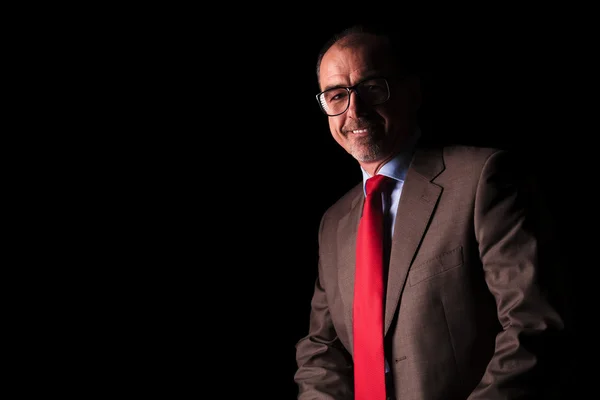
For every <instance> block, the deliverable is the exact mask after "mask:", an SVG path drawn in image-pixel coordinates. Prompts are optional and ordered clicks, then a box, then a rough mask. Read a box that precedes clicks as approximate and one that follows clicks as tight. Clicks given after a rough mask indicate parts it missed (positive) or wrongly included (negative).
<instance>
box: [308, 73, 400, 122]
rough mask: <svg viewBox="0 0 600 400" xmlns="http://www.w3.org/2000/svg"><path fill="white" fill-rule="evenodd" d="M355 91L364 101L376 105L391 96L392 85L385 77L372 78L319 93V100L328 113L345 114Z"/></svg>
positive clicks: (323, 109)
mask: <svg viewBox="0 0 600 400" xmlns="http://www.w3.org/2000/svg"><path fill="white" fill-rule="evenodd" d="M352 91H354V92H355V93H356V95H357V96H358V97H360V99H361V100H362V101H363V103H365V104H367V105H369V106H376V105H378V104H382V103H385V102H386V101H388V99H389V98H390V87H389V85H388V82H387V80H386V79H385V78H371V79H366V80H364V81H362V82H359V83H357V84H356V85H354V86H349V87H335V88H331V89H327V90H325V91H324V92H321V93H319V94H317V102H318V103H319V106H320V108H321V111H323V112H324V113H325V114H326V115H328V116H330V117H334V116H336V115H340V114H343V113H344V112H346V110H347V109H348V107H349V106H350V93H351V92H352Z"/></svg>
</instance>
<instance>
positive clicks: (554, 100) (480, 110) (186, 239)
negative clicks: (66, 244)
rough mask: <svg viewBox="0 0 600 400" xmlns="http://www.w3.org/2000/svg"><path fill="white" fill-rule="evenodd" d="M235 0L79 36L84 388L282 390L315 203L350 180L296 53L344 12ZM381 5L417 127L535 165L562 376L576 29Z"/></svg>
mask: <svg viewBox="0 0 600 400" xmlns="http://www.w3.org/2000/svg"><path fill="white" fill-rule="evenodd" d="M374 8H375V7H374ZM236 10H237V11H236V12H235V13H234V12H233V11H232V12H231V13H225V14H222V13H218V14H216V15H215V14H213V13H209V12H207V11H205V12H204V13H202V14H201V15H202V17H197V18H195V17H194V16H197V15H198V14H192V15H190V14H187V13H186V11H185V10H169V12H165V13H163V11H164V10H161V9H158V8H156V9H152V10H148V9H145V10H144V11H140V10H135V11H131V12H128V13H127V14H126V15H124V16H122V17H121V18H118V17H115V18H114V19H111V21H113V23H112V24H110V25H106V24H105V25H103V29H102V30H101V31H99V32H95V34H94V35H92V38H91V39H90V41H89V42H88V43H87V45H88V46H91V48H92V49H93V51H92V52H95V51H96V50H97V52H95V54H96V56H95V57H94V68H95V69H96V70H97V71H100V73H98V74H97V75H96V79H95V82H94V87H97V88H98V93H101V94H102V96H101V97H99V99H100V102H99V103H100V106H99V107H98V110H97V111H98V113H97V116H96V118H97V119H96V120H94V127H95V128H97V129H96V130H95V132H96V133H95V134H97V136H94V138H95V140H96V142H95V144H96V149H101V153H102V157H101V161H102V163H101V164H100V165H96V166H95V167H96V168H97V172H98V174H97V175H94V176H97V177H98V178H97V180H96V181H95V184H97V186H98V189H97V197H96V198H95V200H96V201H97V202H98V204H100V206H99V207H97V208H95V210H96V211H95V213H94V216H93V218H94V224H95V225H94V230H95V233H96V235H97V236H98V240H97V242H96V244H95V249H96V250H95V251H97V253H95V254H96V255H97V257H98V258H99V259H101V260H102V263H101V264H100V266H98V269H94V271H95V273H96V276H95V279H96V282H102V284H101V285H100V286H102V289H101V290H100V293H102V296H99V297H97V298H96V299H95V303H94V308H93V309H94V310H96V311H95V312H94V316H95V317H97V319H98V322H97V323H96V325H97V330H94V332H93V333H94V334H95V335H98V337H99V338H100V340H97V341H94V343H96V344H95V345H94V346H93V350H92V351H93V353H94V356H93V357H92V359H93V360H94V361H97V365H98V366H100V365H101V366H102V367H100V371H101V373H100V374H99V376H100V377H101V379H100V382H101V384H98V389H97V390H106V391H107V392H111V391H112V390H113V388H114V387H116V385H115V384H119V385H122V384H126V385H127V392H131V393H139V392H140V391H143V392H148V393H155V394H156V393H160V394H164V395H166V396H177V395H181V394H185V393H192V394H194V395H196V394H197V393H200V394H201V395H204V394H205V393H208V392H213V390H214V391H217V392H222V393H223V392H224V393H223V394H222V395H219V396H214V397H219V398H234V393H235V394H238V393H239V395H240V396H241V397H246V396H248V397H250V396H251V397H253V398H254V397H257V398H273V399H292V398H294V397H295V394H296V387H295V384H294V382H293V374H294V372H295V369H296V364H295V347H294V346H295V344H296V342H297V341H298V340H299V339H300V338H301V337H302V336H303V335H305V334H306V332H307V329H308V317H309V308H310V298H311V294H312V285H313V283H314V279H315V277H316V268H317V265H316V262H317V242H316V241H317V228H318V223H319V220H320V217H321V214H322V213H323V212H324V211H325V209H326V208H327V207H329V206H330V205H331V204H332V203H333V202H334V201H335V200H336V199H337V198H338V197H340V196H341V195H342V194H343V193H344V192H345V191H346V190H348V189H349V188H350V187H352V186H353V185H354V184H355V183H357V182H359V180H360V172H359V168H358V165H357V164H356V163H355V161H354V160H353V159H352V158H351V157H350V156H349V155H348V154H346V153H345V152H344V151H343V150H342V149H341V148H340V147H339V146H338V145H337V144H336V143H335V141H334V140H333V138H332V137H331V135H330V133H329V130H328V125H327V119H326V117H325V116H324V115H322V114H321V113H320V111H319V109H318V105H317V102H316V100H315V94H316V93H317V91H318V87H317V83H316V74H315V63H316V56H317V52H318V51H319V49H320V47H321V45H322V44H323V42H324V41H325V40H326V39H327V38H328V37H329V35H330V34H332V33H334V32H336V31H338V30H339V29H340V28H342V27H345V26H347V25H348V24H349V23H351V22H356V21H361V19H360V18H356V17H354V18H347V17H343V16H341V15H337V14H335V13H334V14H332V15H322V14H321V15H320V14H319V12H312V11H311V12H306V13H305V14H304V13H296V11H295V10H294V9H290V10H285V11H284V10H281V11H280V12H279V14H278V13H276V14H275V16H274V17H273V16H267V14H266V13H264V12H263V10H260V9H253V10H239V9H236ZM250 11H252V12H255V13H258V14H256V15H255V16H254V17H249V16H245V13H246V12H250ZM269 12H271V13H272V12H273V10H271V11H269ZM358 14H360V13H358ZM375 14H377V13H375ZM396 15H398V19H399V21H400V22H399V25H401V29H402V30H403V31H405V33H406V35H407V37H409V38H411V41H410V42H411V43H412V46H411V48H410V50H411V53H412V54H413V56H414V58H413V59H414V60H415V68H416V69H417V72H418V74H419V75H420V76H421V79H422V85H423V91H424V104H423V109H422V111H421V114H420V119H421V121H420V122H421V126H422V129H423V131H424V132H425V133H426V134H429V135H433V136H435V137H436V138H439V139H442V140H446V141H449V142H455V143H467V144H476V145H494V146H502V147H507V148H511V149H513V150H515V151H517V152H520V153H521V154H523V155H524V157H525V159H526V160H527V161H528V163H529V166H530V167H532V168H533V170H534V171H535V172H536V174H537V175H536V176H537V183H538V184H539V186H540V191H541V192H540V193H541V194H542V195H543V198H544V199H545V202H546V204H547V205H548V207H549V209H550V211H551V214H552V219H553V224H554V225H555V227H556V233H557V239H556V240H557V242H556V243H558V244H557V246H558V247H560V249H561V251H560V254H561V255H560V259H561V260H562V261H563V262H564V272H565V276H564V278H563V280H562V281H561V283H564V287H565V291H566V292H567V293H568V296H567V297H568V302H569V311H568V313H569V321H568V322H569V324H568V334H569V336H568V346H569V349H568V355H567V356H564V355H561V357H564V365H567V366H569V369H570V374H569V376H567V378H566V383H565V385H573V382H575V377H579V374H580V373H581V374H583V371H584V369H583V367H580V366H579V364H575V363H573V364H571V362H572V361H573V360H574V359H575V358H574V357H575V356H576V355H578V354H579V353H580V352H581V350H582V349H583V348H584V347H583V343H584V341H583V340H579V339H580V338H583V332H584V329H582V328H581V322H580V321H584V320H585V318H583V317H581V316H583V315H585V314H584V312H589V310H591V309H592V304H595V303H591V302H590V301H589V300H587V298H586V297H585V296H586V295H585V291H584V290H581V291H577V292H576V291H575V290H573V289H572V287H571V285H572V282H573V281H574V280H575V278H576V277H580V276H582V275H583V274H587V273H589V270H590V269H593V268H594V267H593V266H592V265H591V264H590V262H589V261H587V259H586V256H587V254H588V253H587V252H588V251H589V249H590V247H589V246H588V245H586V244H584V236H583V235H584V233H583V230H582V228H581V222H580V221H582V219H586V218H588V217H590V216H589V215H588V211H587V210H589V209H590V207H589V206H590V205H591V201H592V200H591V198H592V197H591V195H590V194H589V193H590V190H591V188H590V184H589V183H586V182H585V180H584V179H585V178H584V175H583V174H584V173H585V171H586V168H585V167H584V166H582V160H584V158H583V157H580V154H582V146H583V147H585V145H586V143H587V142H585V140H587V137H586V136H585V135H586V134H587V133H586V132H587V128H585V127H582V126H581V123H582V121H583V118H582V116H583V115H585V105H584V104H582V102H581V101H580V99H581V93H580V92H581V88H582V87H585V84H586V82H587V81H586V79H587V78H586V77H585V76H584V75H582V72H581V68H582V65H583V64H584V62H583V61H582V60H581V57H580V49H581V48H582V47H585V44H584V43H583V42H582V40H581V37H580V36H579V33H578V31H574V30H572V29H571V27H572V26H573V25H572V24H570V25H568V26H567V25H566V24H565V23H564V22H565V20H566V19H567V17H563V19H561V17H560V15H558V16H556V17H554V18H553V19H548V18H541V17H535V15H536V14H531V16H527V17H523V16H522V15H521V14H520V13H514V14H511V13H509V15H508V17H509V18H508V19H506V17H500V16H499V15H497V16H496V17H497V19H496V20H494V19H493V18H491V17H490V15H491V14H489V13H482V14H480V17H479V18H476V19H472V18H466V17H465V18H452V19H448V18H438V17H437V16H436V15H434V13H433V11H429V12H426V13H425V12H422V11H421V12H418V13H415V14H410V13H408V12H407V13H404V14H403V13H400V14H396ZM457 15H459V16H460V15H462V14H461V13H460V12H458V13H457ZM553 15H554V14H553ZM377 16H378V17H380V16H381V15H380V14H377ZM484 16H485V18H484ZM490 18H491V19H490ZM213 19H214V21H213V23H214V24H213V25H208V24H207V22H208V21H211V20H213ZM115 20H116V22H114V21H115ZM386 22H388V21H386ZM563 250H564V251H563ZM584 299H585V300H584ZM576 310H577V311H578V312H581V316H580V315H579V314H577V313H576V312H575V311H576ZM576 316H577V317H580V318H576ZM578 335H579V336H578ZM557 356H558V355H557ZM582 379H583V378H582ZM577 383H578V385H577V386H576V387H577V388H581V387H582V386H583V387H586V385H587V383H584V384H583V385H581V384H580V383H581V380H577ZM114 390H116V389H114ZM238 397H239V396H238Z"/></svg>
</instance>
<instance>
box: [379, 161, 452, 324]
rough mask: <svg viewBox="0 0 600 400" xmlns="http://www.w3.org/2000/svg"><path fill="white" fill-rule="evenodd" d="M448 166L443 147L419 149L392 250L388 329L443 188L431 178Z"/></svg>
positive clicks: (404, 193) (405, 187)
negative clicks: (445, 161) (443, 154)
mask: <svg viewBox="0 0 600 400" xmlns="http://www.w3.org/2000/svg"><path fill="white" fill-rule="evenodd" d="M443 169H444V165H443V159H442V153H441V149H426V150H425V149H421V150H417V151H416V152H415V155H414V158H413V162H412V163H411V165H410V167H409V169H408V172H407V174H406V179H405V181H404V185H403V187H402V194H401V196H400V203H399V204H398V212H397V214H396V221H395V228H394V235H393V237H392V247H391V254H390V266H389V269H388V270H389V273H388V284H387V290H386V293H387V294H386V302H385V320H384V324H385V325H384V332H385V333H386V334H387V331H388V330H389V327H390V325H391V323H392V320H393V319H394V315H395V313H396V308H397V307H398V302H399V300H400V294H401V293H402V290H403V288H404V284H405V282H406V276H407V274H408V270H409V268H410V265H411V263H412V261H413V259H414V257H415V254H416V252H417V250H418V247H419V243H420V242H421V239H422V237H423V235H424V234H425V231H426V228H427V225H428V223H429V220H430V219H431V216H432V215H433V212H434V209H435V206H436V204H437V202H438V199H439V197H440V195H441V193H442V188H441V187H440V186H438V185H436V184H435V183H432V182H431V181H432V180H433V179H434V178H435V177H436V176H437V175H438V174H439V173H440V172H441V171H442V170H443Z"/></svg>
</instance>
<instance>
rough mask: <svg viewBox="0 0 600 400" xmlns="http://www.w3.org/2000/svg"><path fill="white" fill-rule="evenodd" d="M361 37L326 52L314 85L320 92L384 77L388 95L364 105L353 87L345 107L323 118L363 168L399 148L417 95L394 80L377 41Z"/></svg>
mask: <svg viewBox="0 0 600 400" xmlns="http://www.w3.org/2000/svg"><path fill="white" fill-rule="evenodd" d="M363 39H364V40H360V41H358V42H352V43H351V45H349V46H348V45H346V44H347V43H346V42H344V41H342V42H341V43H338V44H336V45H334V46H333V47H331V48H330V49H329V50H328V51H327V53H325V55H324V57H323V59H322V61H321V66H320V71H319V84H320V88H321V90H325V89H328V88H331V87H336V86H353V85H355V84H357V83H359V82H361V81H364V80H365V79H369V78H375V77H385V78H387V80H388V83H389V87H390V98H389V100H388V101H386V102H385V103H383V104H379V105H373V106H372V105H369V104H366V103H365V102H364V101H362V100H361V98H360V97H358V96H357V95H356V92H354V91H353V92H352V94H351V95H350V105H349V107H348V109H347V110H346V111H345V112H344V113H343V114H341V115H337V116H334V117H328V120H329V129H330V130H331V134H332V135H333V138H334V139H335V140H336V142H337V143H338V144H339V145H341V146H342V147H343V148H344V149H345V150H346V151H347V152H348V153H349V154H351V155H352V156H353V157H354V158H355V159H356V160H358V162H359V163H360V164H361V165H362V166H363V167H365V169H367V170H373V169H375V170H376V169H378V166H380V165H381V164H382V163H383V162H385V161H387V160H388V159H390V158H391V157H392V156H393V155H395V154H396V153H397V152H398V151H399V150H400V149H401V147H402V144H403V143H404V139H405V138H406V137H407V136H408V135H409V134H410V129H412V125H411V123H412V122H411V112H412V111H416V108H417V107H418V101H419V96H418V94H417V93H416V92H415V90H414V89H415V86H414V85H411V83H410V82H408V81H406V80H402V79H398V78H397V77H398V76H399V74H398V73H397V72H396V71H394V70H393V65H392V64H391V63H390V60H389V59H388V58H386V54H385V53H384V52H382V49H383V47H382V46H381V44H382V42H381V39H378V38H376V37H373V36H368V35H363ZM369 166H370V167H371V168H368V167H369ZM373 167H374V168H373Z"/></svg>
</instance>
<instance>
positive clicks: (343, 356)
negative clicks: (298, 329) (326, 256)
mask: <svg viewBox="0 0 600 400" xmlns="http://www.w3.org/2000/svg"><path fill="white" fill-rule="evenodd" d="M322 229H323V220H322V221H321V227H320V230H319V242H320V236H321V232H322ZM322 268H323V265H322V263H321V262H319V273H318V278H317V280H316V283H315V286H314V293H313V297H312V301H311V310H310V321H309V332H308V335H307V336H305V337H304V338H302V339H301V340H300V341H299V342H298V343H297V344H296V361H297V365H298V369H297V371H296V374H295V376H294V380H295V381H296V383H297V384H298V388H299V390H298V399H299V400H344V399H348V400H352V399H354V394H353V393H354V390H353V379H352V361H351V357H350V354H349V353H348V351H347V350H346V349H345V347H344V346H343V345H342V343H341V341H340V340H339V338H338V336H337V333H336V331H335V328H334V325H333V322H332V319H331V314H330V310H329V306H328V303H327V294H326V292H325V290H324V288H323V286H322V279H323V276H324V274H323V271H322Z"/></svg>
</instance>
